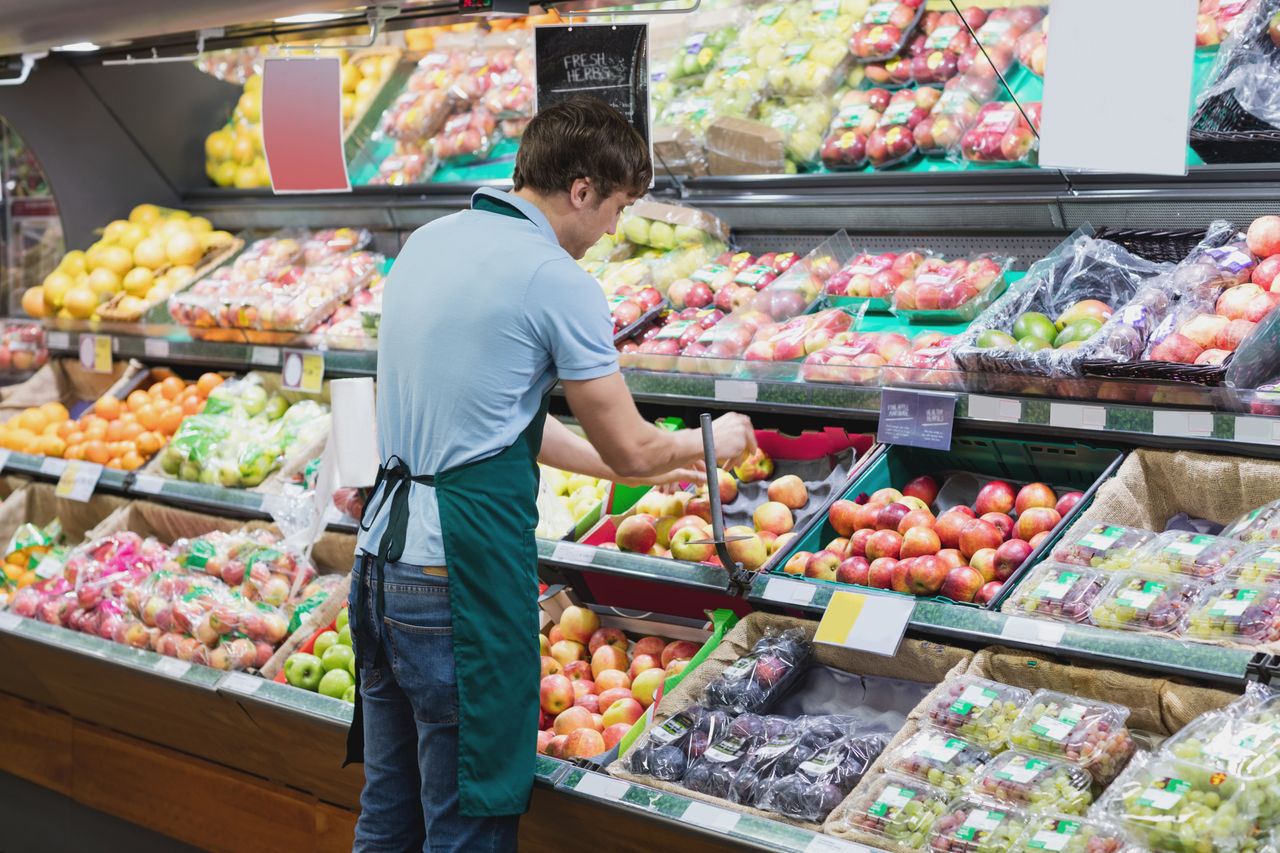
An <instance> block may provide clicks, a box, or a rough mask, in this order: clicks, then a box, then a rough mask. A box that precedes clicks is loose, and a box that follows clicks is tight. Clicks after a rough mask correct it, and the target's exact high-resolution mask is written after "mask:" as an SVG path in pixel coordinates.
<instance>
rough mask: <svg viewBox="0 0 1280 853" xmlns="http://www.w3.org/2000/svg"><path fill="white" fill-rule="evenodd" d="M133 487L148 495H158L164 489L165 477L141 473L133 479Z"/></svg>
mask: <svg viewBox="0 0 1280 853" xmlns="http://www.w3.org/2000/svg"><path fill="white" fill-rule="evenodd" d="M133 489H134V491H137V492H145V493H147V494H148V495H158V494H160V492H161V491H163V490H164V477H157V476H156V475H155V474H139V475H137V476H136V477H134V479H133Z"/></svg>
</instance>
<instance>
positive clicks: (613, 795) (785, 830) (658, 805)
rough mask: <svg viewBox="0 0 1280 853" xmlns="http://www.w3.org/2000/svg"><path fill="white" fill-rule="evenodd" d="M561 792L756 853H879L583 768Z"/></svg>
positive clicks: (566, 778)
mask: <svg viewBox="0 0 1280 853" xmlns="http://www.w3.org/2000/svg"><path fill="white" fill-rule="evenodd" d="M555 787H556V790H557V791H559V792H564V793H568V794H572V795H574V796H579V797H586V798H588V799H591V800H595V801H597V802H601V803H606V804H608V805H611V806H614V807H616V808H623V809H631V810H635V811H640V812H643V813H644V814H645V815H647V816H649V817H651V818H654V819H657V820H661V821H665V822H668V823H673V824H676V825H678V826H680V827H681V828H683V829H686V830H690V831H693V832H697V833H700V834H703V835H706V836H708V837H711V838H718V839H721V840H723V839H726V838H728V839H730V840H732V841H735V842H738V843H740V844H742V845H743V846H744V847H746V848H748V849H752V850H773V851H779V850H781V851H788V853H820V851H829V853H841V851H844V853H867V851H871V850H875V849H876V848H872V847H866V846H864V845H861V844H852V843H850V842H847V841H843V840H841V839H839V838H833V837H831V836H828V835H822V834H821V833H817V832H811V831H810V830H807V829H801V828H800V827H798V826H791V825H790V824H786V823H782V822H781V821H776V820H769V819H768V818H762V817H758V816H756V815H748V814H741V813H739V812H736V811H732V810H730V809H726V808H722V807H720V806H713V805H711V804H709V803H704V802H702V801H701V800H698V799H695V798H693V797H684V796H681V795H679V794H673V793H669V792H666V791H659V790H657V789H655V788H650V787H648V786H646V785H637V784H635V783H633V782H626V781H624V780H622V779H615V778H613V777H612V776H608V775H605V774H603V773H596V772H593V771H590V770H584V769H582V768H579V767H573V768H571V769H570V770H569V771H568V772H567V773H565V774H564V775H563V776H562V777H561V778H560V780H559V781H558V782H557V783H556V786H555Z"/></svg>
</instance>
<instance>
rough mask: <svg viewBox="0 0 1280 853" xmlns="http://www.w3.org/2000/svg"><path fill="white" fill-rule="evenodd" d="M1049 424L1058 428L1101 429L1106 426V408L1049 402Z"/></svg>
mask: <svg viewBox="0 0 1280 853" xmlns="http://www.w3.org/2000/svg"><path fill="white" fill-rule="evenodd" d="M1049 426H1052V427H1057V428H1059V429H1090V430H1103V429H1106V428H1107V410H1106V409H1104V408H1102V407H1101V406H1079V405H1076V404H1075V403H1050V404H1049Z"/></svg>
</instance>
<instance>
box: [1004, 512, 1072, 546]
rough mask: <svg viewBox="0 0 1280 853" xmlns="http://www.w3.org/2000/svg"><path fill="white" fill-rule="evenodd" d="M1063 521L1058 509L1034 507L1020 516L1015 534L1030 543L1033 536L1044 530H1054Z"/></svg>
mask: <svg viewBox="0 0 1280 853" xmlns="http://www.w3.org/2000/svg"><path fill="white" fill-rule="evenodd" d="M1061 520H1062V516H1060V515H1058V511H1057V510H1056V509H1049V508H1048V507H1040V506H1037V507H1032V508H1031V509H1029V510H1027V511H1026V512H1024V513H1023V514H1022V515H1020V516H1018V523H1017V525H1015V527H1014V533H1015V534H1017V537H1018V538H1019V539H1026V540H1027V541H1030V540H1031V537H1032V536H1035V535H1036V534H1037V533H1039V532H1041V531H1042V530H1044V531H1048V530H1053V528H1055V527H1057V526H1058V522H1059V521H1061Z"/></svg>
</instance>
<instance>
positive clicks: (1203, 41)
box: [1196, 0, 1275, 47]
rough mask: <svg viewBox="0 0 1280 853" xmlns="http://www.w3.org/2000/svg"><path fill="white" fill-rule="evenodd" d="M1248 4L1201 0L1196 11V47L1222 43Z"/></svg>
mask: <svg viewBox="0 0 1280 853" xmlns="http://www.w3.org/2000/svg"><path fill="white" fill-rule="evenodd" d="M1248 5H1249V4H1248V3H1241V2H1239V0H1200V8H1199V9H1198V10H1197V13H1196V47H1213V46H1214V45H1217V44H1220V43H1221V42H1222V40H1223V39H1225V38H1226V37H1227V35H1228V34H1230V33H1231V32H1232V31H1233V30H1234V29H1235V26H1236V18H1237V16H1239V14H1240V13H1241V12H1243V11H1244V10H1245V9H1246V8H1248ZM1273 31H1274V30H1273ZM1272 40H1273V41H1274V40H1275V36H1273V37H1272Z"/></svg>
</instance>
